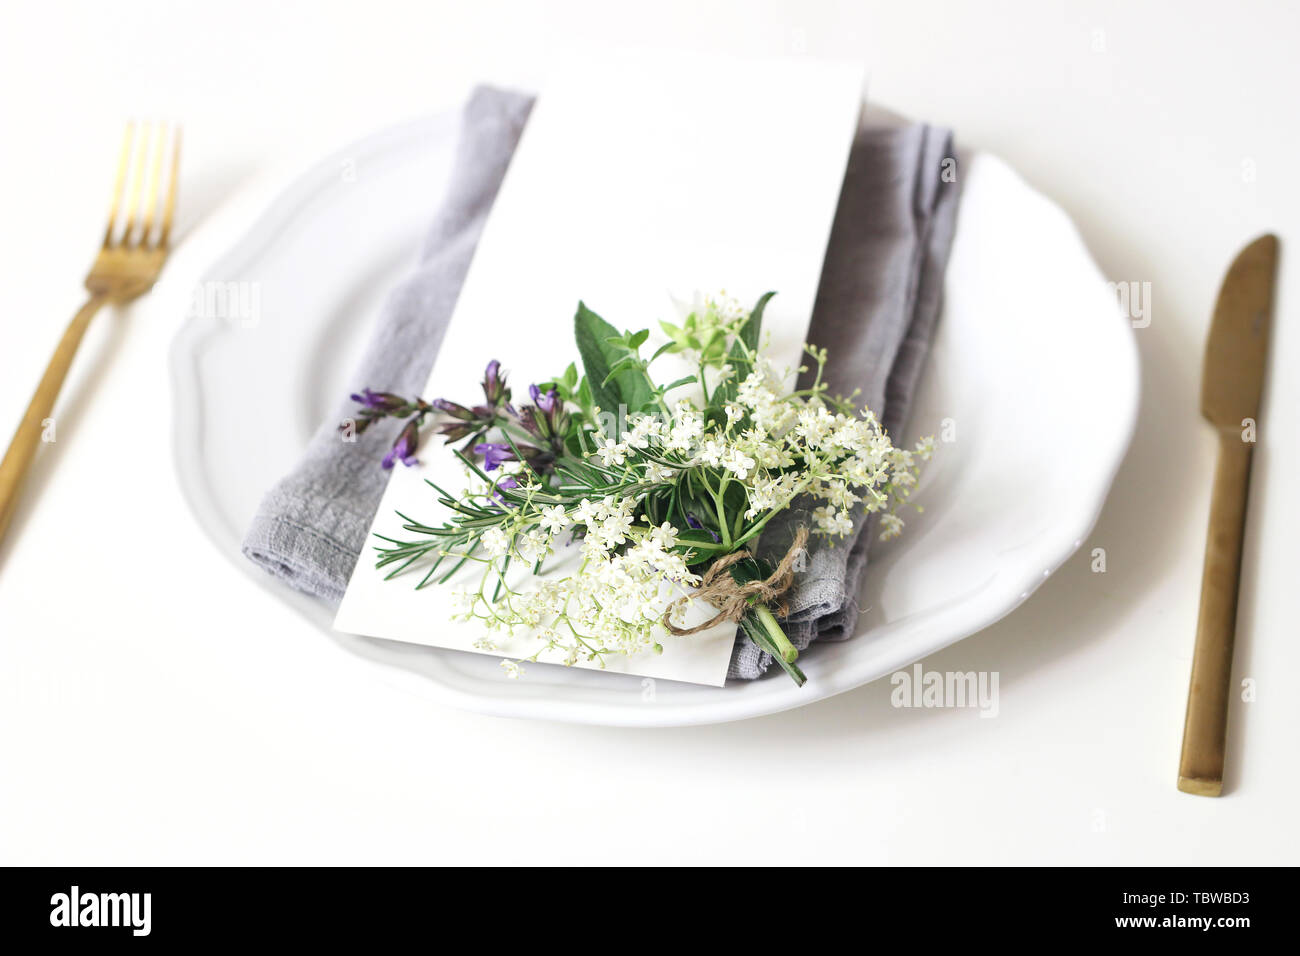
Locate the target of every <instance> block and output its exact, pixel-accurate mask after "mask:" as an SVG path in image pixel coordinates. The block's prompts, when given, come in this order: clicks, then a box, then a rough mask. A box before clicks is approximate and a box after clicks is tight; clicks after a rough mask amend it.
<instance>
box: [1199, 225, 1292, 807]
mask: <svg viewBox="0 0 1300 956" xmlns="http://www.w3.org/2000/svg"><path fill="white" fill-rule="evenodd" d="M1277 245H1278V244H1277V237H1276V236H1273V235H1264V236H1260V237H1259V238H1258V239H1256V240H1255V241H1254V242H1252V243H1251V244H1250V245H1248V246H1247V247H1246V248H1245V249H1243V250H1242V251H1241V252H1240V253H1239V254H1238V256H1237V258H1236V259H1235V260H1234V261H1233V263H1232V265H1231V266H1229V267H1228V274H1227V275H1226V276H1224V279H1223V285H1222V287H1220V289H1219V300H1218V302H1216V303H1215V306H1214V319H1213V320H1212V321H1211V323H1210V337H1209V340H1208V341H1207V342H1206V345H1205V366H1204V370H1203V371H1202V373H1201V413H1202V414H1203V415H1204V416H1205V417H1206V418H1207V419H1209V421H1210V424H1211V425H1213V426H1214V427H1215V429H1216V430H1217V431H1218V433H1219V462H1218V465H1217V466H1216V468H1215V471H1214V491H1213V494H1212V497H1211V499H1210V530H1209V534H1208V535H1207V536H1206V540H1205V570H1204V571H1203V572H1202V574H1201V609H1200V615H1199V617H1198V619H1197V622H1196V648H1195V650H1194V651H1193V652H1192V684H1191V688H1190V689H1189V690H1188V692H1187V720H1186V723H1185V724H1184V726H1183V753H1182V758H1181V759H1180V760H1179V763H1178V789H1179V790H1182V791H1185V792H1187V793H1195V794H1199V795H1200V796H1203V797H1217V796H1219V794H1220V793H1222V792H1223V752H1224V743H1225V741H1226V738H1227V732H1228V697H1229V693H1230V690H1231V688H1230V686H1229V682H1230V680H1231V677H1232V644H1233V637H1234V633H1235V631H1236V625H1237V584H1238V579H1239V578H1240V575H1241V543H1242V537H1243V535H1244V533H1245V529H1246V493H1247V491H1248V489H1249V487H1250V458H1251V451H1252V449H1253V448H1254V447H1255V445H1254V442H1255V435H1256V427H1257V426H1256V423H1257V419H1258V418H1259V398H1260V391H1261V388H1262V386H1263V382H1264V368H1265V366H1266V365H1267V362H1268V328H1269V324H1270V322H1271V319H1272V313H1273V278H1274V275H1275V274H1276V272H1277Z"/></svg>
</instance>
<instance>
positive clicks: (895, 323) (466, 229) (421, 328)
mask: <svg viewBox="0 0 1300 956" xmlns="http://www.w3.org/2000/svg"><path fill="white" fill-rule="evenodd" d="M531 107H532V99H531V98H529V97H527V96H523V95H521V94H517V93H510V92H505V91H501V90H496V89H491V88H486V87H481V88H479V89H477V90H476V91H475V92H474V94H473V95H472V96H471V97H470V100H469V102H468V103H467V104H466V106H465V109H464V114H463V117H462V124H461V134H460V143H459V145H458V148H457V157H456V163H455V167H454V171H453V175H452V179H451V184H450V187H449V189H448V193H447V197H446V199H445V201H444V204H443V207H442V209H441V210H440V211H439V212H438V214H437V218H436V219H435V221H434V223H433V227H432V229H431V230H430V232H429V235H428V237H427V239H426V241H425V244H424V248H423V251H422V253H421V256H420V261H419V265H418V266H417V268H416V270H415V271H414V273H413V274H412V275H411V276H409V277H408V278H407V279H406V280H405V281H404V282H403V283H402V284H401V285H400V286H399V287H398V288H397V289H396V290H394V292H393V293H392V295H391V296H390V297H389V299H388V301H387V302H386V303H385V306H384V308H383V311H382V313H381V315H380V317H379V320H378V324H377V327H376V331H375V337H374V339H373V341H372V343H371V345H370V348H369V350H368V352H367V353H366V355H365V357H364V359H363V360H362V362H361V364H360V366H359V368H358V369H357V372H356V374H355V376H354V379H353V382H354V385H355V390H356V391H360V390H361V388H363V387H366V386H373V387H375V388H381V389H383V390H384V391H392V392H396V393H398V394H418V393H420V392H421V391H422V390H423V389H424V387H425V384H426V382H427V379H428V375H429V370H430V369H431V368H432V366H433V361H434V358H435V356H436V354H437V350H438V347H439V345H440V344H441V341H442V336H443V332H444V331H445V329H446V327H447V322H448V320H449V319H450V318H451V313H452V311H453V309H454V307H455V304H456V298H457V296H458V295H459V293H460V288H461V285H462V283H463V282H464V279H465V273H466V271H467V270H468V268H469V262H470V259H471V257H472V256H473V253H474V248H475V245H476V243H477V242H478V238H479V235H480V233H481V232H482V229H483V224H484V222H485V221H486V218H487V214H488V211H489V209H490V208H491V206H492V201H493V200H494V198H495V197H496V193H497V190H498V188H499V187H500V185H501V180H502V177H503V176H504V175H505V170H506V167H507V165H508V164H509V161H510V157H511V155H512V154H513V152H514V148H515V146H516V144H517V143H518V140H519V136H520V133H521V132H522V130H523V126H524V123H525V122H526V120H527V118H528V113H529V110H530V109H531ZM950 156H952V151H951V135H950V134H949V133H948V132H946V131H943V130H936V129H933V128H931V127H927V126H924V125H914V126H908V127H903V128H898V129H894V128H886V127H881V126H870V125H864V126H863V127H862V128H861V129H860V130H859V132H858V135H857V137H856V139H855V141H854V144H853V148H852V152H851V155H850V159H849V164H848V168H847V172H846V177H845V181H844V185H843V189H842V191H841V196H840V204H839V209H838V211H837V213H836V218H835V224H834V227H833V229H832V233H831V240H830V246H829V249H828V252H827V256H826V261H825V264H824V266H823V271H822V279H821V286H820V290H819V293H818V298H817V301H816V305H815V307H814V312H813V319H812V327H811V331H810V332H809V341H811V342H814V343H815V344H817V345H819V346H826V347H828V348H829V349H830V350H831V354H832V355H833V356H834V357H835V358H834V361H833V363H832V367H831V368H830V369H829V370H828V371H829V382H830V386H831V391H832V392H841V393H843V394H846V395H847V394H848V393H850V392H852V391H853V390H854V389H855V388H856V389H861V397H862V400H863V402H864V403H866V404H869V405H870V406H871V407H872V408H873V409H875V410H876V411H877V414H880V415H881V420H882V422H884V424H885V426H886V427H887V428H889V430H890V432H891V434H897V432H898V429H899V428H900V427H901V425H902V424H903V422H904V421H905V419H906V413H907V406H908V403H909V402H910V399H911V395H912V391H913V388H914V386H915V383H916V379H917V376H918V373H919V371H920V367H921V365H922V363H923V360H924V358H925V353H926V349H927V347H928V344H929V340H930V336H931V334H932V332H933V328H934V323H935V320H936V318H937V316H938V311H939V292H940V289H941V286H942V279H943V269H944V265H945V263H946V260H947V253H948V248H949V245H950V241H951V237H952V229H953V221H954V216H955V209H956V186H955V185H954V184H949V183H944V182H942V181H941V179H940V170H941V164H942V162H943V160H944V159H945V158H947V157H950ZM426 397H427V396H426ZM353 411H354V408H353V405H352V403H347V404H344V405H342V406H341V407H340V412H339V414H338V415H337V416H336V417H335V418H333V419H332V420H330V421H327V422H325V423H324V424H322V425H321V427H320V429H319V430H318V431H317V433H316V434H315V435H314V436H313V437H312V439H311V442H310V444H309V445H308V448H307V450H306V452H305V453H304V455H303V458H302V460H301V461H300V462H299V463H298V465H297V466H296V467H295V468H294V469H293V470H292V471H291V472H290V473H289V474H288V475H287V476H285V477H284V478H283V479H282V480H281V481H280V482H279V483H278V484H277V485H276V486H275V487H274V488H272V489H271V491H270V492H268V494H267V495H266V498H265V499H264V500H263V501H262V503H261V506H260V507H259V509H258V512H257V515H256V516H255V517H254V519H253V523H252V525H251V526H250V528H249V530H248V534H247V535H246V537H245V539H244V553H245V554H246V555H247V556H248V557H249V558H250V559H251V560H253V561H254V562H256V563H257V564H259V565H260V566H262V567H263V568H265V569H266V570H267V571H269V572H270V573H272V574H274V575H275V576H277V577H279V578H281V579H282V580H284V581H285V582H286V583H288V584H290V585H292V586H293V587H296V588H298V589H300V590H303V591H306V592H308V593H310V594H314V595H317V596H318V597H320V598H322V599H324V600H326V601H328V602H330V603H332V604H337V603H338V602H339V601H340V600H342V597H343V592H344V591H345V590H346V588H347V584H348V579H349V578H350V577H351V575H352V569H353V567H354V566H355V564H356V562H357V558H358V556H359V555H360V554H361V552H362V551H363V550H364V549H365V545H366V537H367V535H368V534H369V531H370V525H371V523H372V522H373V520H374V516H375V511H376V510H377V509H378V507H379V501H380V498H381V496H382V495H383V491H384V486H385V484H386V480H387V477H388V475H387V472H384V471H383V470H381V469H380V468H378V467H376V465H375V462H376V461H378V460H379V458H381V457H383V455H384V452H385V451H386V450H387V448H388V446H389V445H391V444H392V441H393V439H394V437H395V431H396V429H398V428H400V423H398V422H395V421H394V422H381V423H380V424H377V425H375V426H374V427H372V428H370V429H368V430H367V431H366V432H364V433H363V434H361V435H359V436H356V440H355V442H354V443H345V442H343V441H341V440H340V436H339V433H338V430H337V422H338V421H341V420H342V419H344V418H346V417H347V416H348V415H350V414H352V413H353ZM801 517H803V518H806V516H805V515H801V514H799V513H798V512H795V513H792V514H791V515H790V516H789V518H788V524H787V534H788V527H789V523H793V522H797V521H798V520H799V519H800V518H801ZM870 524H871V523H870V522H862V521H859V523H858V528H857V530H856V532H855V534H854V535H853V536H851V537H850V538H849V539H848V540H847V541H845V542H841V543H840V544H839V545H838V546H837V547H834V548H831V547H827V546H825V545H822V546H817V545H810V546H809V560H808V563H807V565H806V568H805V570H804V571H803V572H802V573H800V574H799V575H798V577H797V579H796V583H795V586H794V587H793V588H792V590H791V592H790V594H789V595H788V599H789V600H790V608H791V613H790V624H789V630H790V637H791V640H792V641H794V643H795V644H796V646H798V647H800V648H803V647H806V646H807V645H808V643H809V642H811V641H813V640H817V639H819V638H820V639H830V640H838V639H843V638H845V637H848V636H851V634H852V632H853V627H854V624H855V622H856V619H857V607H856V605H855V603H854V602H853V599H852V596H853V595H854V594H855V593H856V592H857V588H858V582H859V580H860V578H861V574H862V570H863V568H864V567H865V565H866V559H867V552H868V546H869V544H870V541H871V538H872V537H874V533H873V529H872V527H870ZM863 525H867V527H866V528H865V530H864V528H863ZM765 538H766V539H767V541H769V542H772V546H773V547H775V544H776V542H777V541H779V540H780V537H779V535H778V534H777V533H774V532H769V534H768V535H766V536H765ZM785 540H786V541H787V542H788V540H789V538H788V536H787V537H786V538H785ZM769 663H770V658H768V657H767V655H765V654H764V653H763V652H761V651H760V650H759V649H758V648H757V647H756V646H754V645H753V644H752V643H750V642H749V640H748V639H747V638H744V637H743V636H740V637H738V638H737V643H736V650H735V653H734V656H733V660H732V664H731V668H730V676H732V677H735V678H740V679H750V678H754V677H758V676H760V675H761V674H762V673H763V672H764V671H765V670H766V669H767V666H768V664H769Z"/></svg>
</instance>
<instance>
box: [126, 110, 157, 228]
mask: <svg viewBox="0 0 1300 956" xmlns="http://www.w3.org/2000/svg"><path fill="white" fill-rule="evenodd" d="M141 126H142V129H141V131H140V146H139V148H137V149H136V160H135V175H134V176H133V177H132V179H131V198H130V199H128V200H127V202H126V210H127V218H126V228H125V229H124V230H123V231H122V245H124V246H130V245H131V234H132V233H133V232H134V231H135V226H136V223H137V222H139V220H140V212H141V204H140V200H141V194H142V192H143V188H144V173H145V164H146V163H147V162H148V161H149V144H150V142H152V140H153V137H154V136H155V135H156V133H155V132H154V129H153V126H152V125H151V124H149V123H143V124H141Z"/></svg>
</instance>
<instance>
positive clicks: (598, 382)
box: [573, 302, 652, 412]
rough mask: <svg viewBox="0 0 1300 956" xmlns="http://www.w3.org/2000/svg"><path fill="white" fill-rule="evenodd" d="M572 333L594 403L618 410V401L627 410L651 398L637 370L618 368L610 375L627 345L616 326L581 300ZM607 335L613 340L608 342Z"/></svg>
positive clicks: (633, 408)
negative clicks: (619, 370) (621, 369)
mask: <svg viewBox="0 0 1300 956" xmlns="http://www.w3.org/2000/svg"><path fill="white" fill-rule="evenodd" d="M573 337H574V339H575V340H576V341H577V344H578V354H579V355H580V356H582V367H583V369H584V370H585V371H586V373H587V386H588V388H589V389H590V390H591V397H592V400H593V402H594V403H595V404H596V405H599V406H600V407H601V408H602V409H603V410H605V411H608V412H616V411H618V406H619V405H620V404H622V405H626V406H627V408H628V410H629V411H639V410H640V409H641V407H642V406H643V405H645V404H646V403H647V402H649V401H651V399H652V394H651V391H650V385H649V383H647V382H646V380H645V376H643V375H642V374H641V373H640V372H639V371H637V370H627V371H621V372H619V373H617V374H613V375H612V378H611V374H612V373H613V369H614V365H615V364H616V363H618V362H619V361H620V360H621V359H623V358H624V357H625V356H626V355H627V348H626V346H624V345H623V344H622V341H623V340H622V339H621V338H620V337H619V335H618V330H617V329H615V328H614V327H613V326H612V325H610V324H609V323H608V322H606V321H605V320H604V319H602V318H601V317H600V316H599V315H597V314H596V313H595V312H593V311H591V309H589V308H587V306H586V304H585V303H582V302H579V303H578V311H577V313H575V315H574V317H573ZM611 339H612V340H613V341H614V342H615V343H617V344H611V343H610V341H609V340H611Z"/></svg>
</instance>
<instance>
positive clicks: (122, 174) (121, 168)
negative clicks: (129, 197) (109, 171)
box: [104, 123, 135, 247]
mask: <svg viewBox="0 0 1300 956" xmlns="http://www.w3.org/2000/svg"><path fill="white" fill-rule="evenodd" d="M134 138H135V124H134V123H127V124H126V132H125V133H123V134H122V155H121V157H120V158H119V159H118V161H117V176H116V177H115V178H114V180H113V198H112V200H111V201H110V203H109V206H108V227H107V228H106V229H105V230H104V246H105V247H108V246H111V245H112V244H113V227H114V226H115V225H117V214H118V211H119V210H120V209H121V208H122V190H123V188H124V187H125V186H126V170H127V167H128V166H129V165H130V163H131V142H132V140H134Z"/></svg>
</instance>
